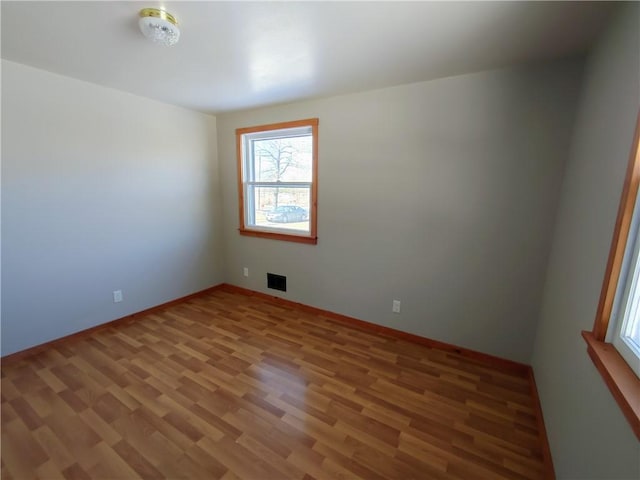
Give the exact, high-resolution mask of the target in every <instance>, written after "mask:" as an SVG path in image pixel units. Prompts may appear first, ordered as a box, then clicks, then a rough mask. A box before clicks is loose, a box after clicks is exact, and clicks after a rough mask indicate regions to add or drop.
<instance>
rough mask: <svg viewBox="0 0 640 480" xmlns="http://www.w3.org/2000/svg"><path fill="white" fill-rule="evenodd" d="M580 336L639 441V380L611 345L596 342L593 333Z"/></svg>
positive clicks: (584, 333)
mask: <svg viewBox="0 0 640 480" xmlns="http://www.w3.org/2000/svg"><path fill="white" fill-rule="evenodd" d="M582 336H583V337H584V339H585V341H586V342H587V352H588V353H589V356H590V357H591V360H593V363H594V364H595V366H596V368H597V369H598V371H599V372H600V375H602V378H603V379H604V381H605V383H606V384H607V387H609V390H610V391H611V394H612V395H613V397H614V398H615V399H616V402H617V403H618V406H619V407H620V409H621V410H622V413H624V416H625V417H626V419H627V421H628V422H629V424H630V425H631V428H632V429H633V432H634V433H635V434H636V437H637V438H638V440H640V379H639V378H638V377H637V376H636V374H635V373H634V372H633V370H631V368H630V367H629V365H627V362H625V360H624V359H623V358H622V356H621V355H620V354H619V353H618V351H617V350H616V348H615V347H614V346H613V345H611V344H610V343H605V342H600V341H598V340H596V338H595V336H594V335H593V332H587V331H583V332H582Z"/></svg>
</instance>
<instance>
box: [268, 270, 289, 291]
mask: <svg viewBox="0 0 640 480" xmlns="http://www.w3.org/2000/svg"><path fill="white" fill-rule="evenodd" d="M267 287H268V288H272V289H274V290H280V291H282V292H286V291H287V277H285V276H284V275H276V274H275V273H267Z"/></svg>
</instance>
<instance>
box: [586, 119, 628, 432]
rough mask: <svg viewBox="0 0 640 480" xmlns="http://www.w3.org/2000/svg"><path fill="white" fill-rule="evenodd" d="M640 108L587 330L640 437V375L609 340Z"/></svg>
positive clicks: (596, 359)
mask: <svg viewBox="0 0 640 480" xmlns="http://www.w3.org/2000/svg"><path fill="white" fill-rule="evenodd" d="M639 142H640V112H638V118H637V120H636V131H635V136H634V139H633V144H632V147H631V153H630V155H629V163H628V166H627V173H626V177H625V181H624V186H623V188H622V195H621V198H620V206H619V208H618V216H617V218H616V225H615V229H614V232H613V239H612V241H611V249H610V251H609V259H608V261H607V269H606V271H605V276H604V281H603V283H602V291H601V293H600V301H599V302H598V310H597V312H596V318H595V322H594V324H593V330H592V331H583V332H582V336H583V337H584V339H585V341H586V342H587V352H588V353H589V356H590V357H591V359H592V361H593V363H594V364H595V366H596V368H597V369H598V371H599V372H600V374H601V375H602V378H603V379H604V381H605V383H606V384H607V387H608V388H609V390H610V391H611V393H612V395H613V397H614V398H615V400H616V402H617V403H618V405H619V407H620V409H621V410H622V413H623V414H624V416H625V417H626V419H627V421H628V422H629V424H630V425H631V428H632V430H633V432H634V433H635V435H636V437H637V438H638V440H640V379H639V378H638V376H637V375H636V374H635V372H634V371H633V370H632V369H631V367H629V365H628V364H627V362H626V361H625V360H624V359H623V358H622V356H621V355H620V353H618V351H617V350H616V348H615V347H614V346H613V345H612V344H611V343H606V336H607V331H608V329H609V320H610V318H611V314H612V310H613V304H614V300H615V297H616V291H617V289H618V280H619V277H620V272H621V270H622V267H623V260H624V254H625V250H626V246H627V238H628V236H629V231H630V229H631V222H632V219H633V210H634V204H635V200H636V196H637V194H638V187H639V186H640V150H639V147H640V145H639Z"/></svg>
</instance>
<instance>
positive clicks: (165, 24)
mask: <svg viewBox="0 0 640 480" xmlns="http://www.w3.org/2000/svg"><path fill="white" fill-rule="evenodd" d="M138 24H139V25H140V31H141V32H142V34H143V35H144V36H145V37H147V38H148V39H149V40H151V41H152V42H155V43H161V44H163V45H167V46H171V45H175V44H176V43H178V40H180V29H179V28H178V22H177V21H176V19H175V18H174V16H173V15H171V14H170V13H168V12H165V11H164V10H160V9H158V8H143V9H142V10H140V20H139V22H138Z"/></svg>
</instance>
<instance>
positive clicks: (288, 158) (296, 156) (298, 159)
mask: <svg viewBox="0 0 640 480" xmlns="http://www.w3.org/2000/svg"><path fill="white" fill-rule="evenodd" d="M312 144H313V142H312V136H311V135H304V136H299V137H285V138H270V139H264V140H254V141H253V160H254V168H255V170H254V171H255V172H256V179H255V181H258V182H311V181H312V171H311V165H312Z"/></svg>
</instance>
